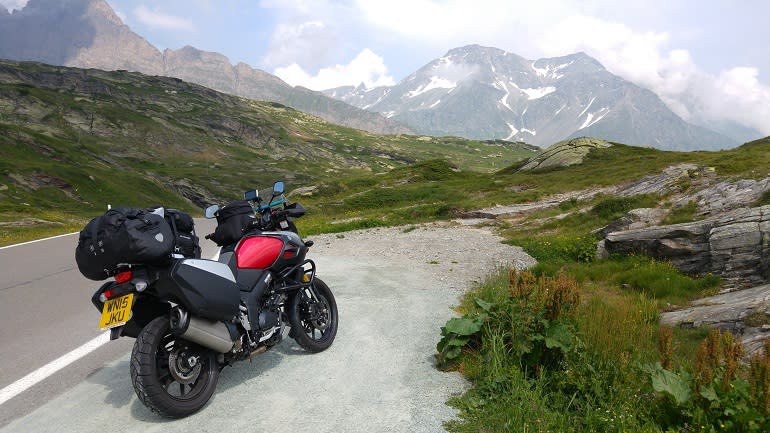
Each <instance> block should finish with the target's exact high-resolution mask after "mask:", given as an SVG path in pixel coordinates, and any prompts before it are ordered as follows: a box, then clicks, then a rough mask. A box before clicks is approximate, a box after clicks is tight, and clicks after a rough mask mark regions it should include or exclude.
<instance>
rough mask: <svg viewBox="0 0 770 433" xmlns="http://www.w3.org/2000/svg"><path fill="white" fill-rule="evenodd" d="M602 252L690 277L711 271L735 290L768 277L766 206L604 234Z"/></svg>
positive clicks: (769, 231) (769, 215)
mask: <svg viewBox="0 0 770 433" xmlns="http://www.w3.org/2000/svg"><path fill="white" fill-rule="evenodd" d="M599 250H600V251H601V253H600V254H603V255H607V254H613V253H619V254H645V255H649V256H651V257H655V258H659V259H664V260H669V261H671V262H672V263H673V264H674V265H675V266H677V267H678V268H679V269H681V270H682V271H683V272H686V273H689V274H705V273H714V274H717V275H720V276H721V277H722V278H725V279H726V280H728V281H731V282H732V283H733V285H734V286H735V287H749V286H753V285H757V284H763V283H765V282H767V281H768V278H769V277H770V206H762V207H759V208H751V209H739V210H736V211H733V212H730V213H727V214H725V215H722V216H720V217H715V218H711V219H707V220H704V221H697V222H691V223H682V224H674V225H669V226H657V227H649V228H643V229H637V230H625V231H619V232H613V233H609V234H607V236H606V238H605V239H604V240H603V241H601V245H600V246H599Z"/></svg>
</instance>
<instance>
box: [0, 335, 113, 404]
mask: <svg viewBox="0 0 770 433" xmlns="http://www.w3.org/2000/svg"><path fill="white" fill-rule="evenodd" d="M108 341H110V332H109V331H107V332H103V333H102V334H100V335H99V336H98V337H96V338H94V339H93V340H91V341H89V342H88V343H86V344H84V345H82V346H80V347H78V348H77V349H75V350H73V351H72V352H69V353H67V354H65V355H63V356H60V357H59V358H57V359H54V360H53V361H51V362H49V363H48V364H46V365H44V366H42V367H40V368H38V369H37V370H35V371H33V372H32V373H30V374H28V375H26V376H24V377H22V378H21V379H19V380H17V381H16V382H13V383H12V384H10V385H8V386H6V387H5V388H3V389H0V405H1V404H3V403H5V402H6V401H8V400H10V399H12V398H13V397H16V396H17V395H19V394H21V393H22V392H24V391H26V390H27V389H29V388H30V387H32V386H33V385H35V384H37V383H38V382H40V381H42V380H43V379H45V378H47V377H49V376H51V375H52V374H54V373H56V372H57V371H59V370H61V369H62V368H64V367H66V366H68V365H70V364H72V363H73V362H75V361H77V360H78V359H80V358H82V357H84V356H86V355H88V354H89V353H91V352H93V351H94V350H96V349H98V348H99V347H100V346H102V345H103V344H105V343H107V342H108Z"/></svg>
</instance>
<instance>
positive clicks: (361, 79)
mask: <svg viewBox="0 0 770 433" xmlns="http://www.w3.org/2000/svg"><path fill="white" fill-rule="evenodd" d="M273 73H274V74H275V75H276V76H278V77H279V78H281V79H282V80H284V81H286V82H287V83H289V84H290V85H292V86H304V87H307V88H308V89H312V90H326V89H332V88H335V87H340V86H347V85H353V86H357V85H359V84H361V83H364V85H365V86H366V87H368V88H371V87H376V86H392V85H393V84H395V81H394V80H393V77H391V76H389V75H387V73H388V68H387V67H386V66H385V62H384V61H383V59H382V57H380V56H378V55H377V54H375V53H374V52H372V51H371V50H369V49H368V48H367V49H364V50H363V51H361V52H360V53H359V54H358V55H357V56H356V58H354V59H353V60H352V61H351V62H350V63H348V64H347V65H334V66H329V67H326V68H323V69H321V70H319V71H318V73H317V74H316V75H315V76H312V75H310V74H308V73H307V72H306V71H305V70H303V69H302V67H300V66H299V65H298V64H297V63H292V64H291V65H289V66H286V67H282V68H277V69H276V70H275V71H273Z"/></svg>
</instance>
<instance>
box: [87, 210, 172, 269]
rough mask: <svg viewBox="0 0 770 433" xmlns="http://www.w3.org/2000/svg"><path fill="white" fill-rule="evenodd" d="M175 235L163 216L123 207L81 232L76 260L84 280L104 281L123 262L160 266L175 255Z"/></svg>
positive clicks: (93, 221)
mask: <svg viewBox="0 0 770 433" xmlns="http://www.w3.org/2000/svg"><path fill="white" fill-rule="evenodd" d="M173 248H174V236H173V233H172V231H171V227H170V226H169V224H168V223H167V222H166V220H165V219H164V218H163V216H161V215H157V214H155V213H152V212H150V211H147V210H145V209H136V208H130V207H119V208H115V209H110V210H108V211H107V212H105V213H104V215H102V216H98V217H96V218H94V219H92V220H91V221H90V222H89V223H88V224H87V225H86V226H85V228H84V229H83V230H82V231H81V232H80V238H79V240H78V245H77V247H76V248H75V261H76V262H77V265H78V269H79V270H80V273H81V274H83V276H84V277H86V278H89V279H91V280H104V279H106V278H108V277H110V276H112V275H114V273H115V270H116V268H117V266H118V265H119V264H121V263H160V262H163V261H165V260H168V258H169V257H170V255H171V251H172V249H173Z"/></svg>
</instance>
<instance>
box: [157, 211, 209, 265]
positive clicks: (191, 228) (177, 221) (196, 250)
mask: <svg viewBox="0 0 770 433" xmlns="http://www.w3.org/2000/svg"><path fill="white" fill-rule="evenodd" d="M165 217H166V221H168V223H169V225H170V226H171V230H173V232H174V253H176V254H181V255H183V256H185V257H187V258H188V259H199V258H201V247H200V242H199V239H198V236H197V235H196V234H195V221H193V219H192V217H191V216H190V215H189V214H187V213H184V212H182V211H180V210H176V209H166V211H165Z"/></svg>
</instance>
